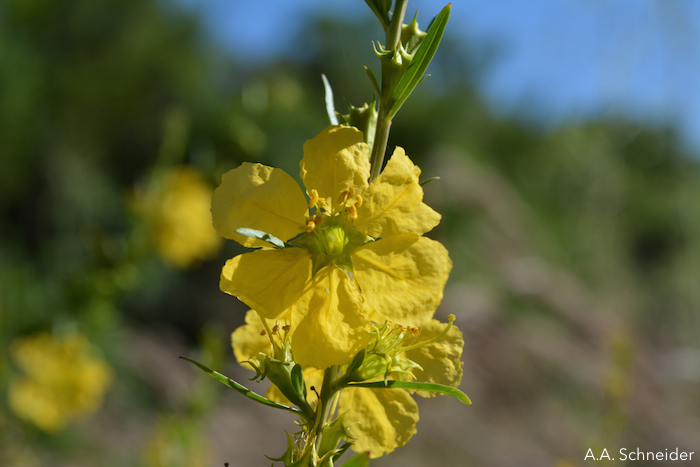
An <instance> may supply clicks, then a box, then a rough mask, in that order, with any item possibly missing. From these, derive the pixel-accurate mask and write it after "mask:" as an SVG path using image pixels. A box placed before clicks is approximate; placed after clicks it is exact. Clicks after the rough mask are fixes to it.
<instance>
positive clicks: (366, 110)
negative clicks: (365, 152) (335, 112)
mask: <svg viewBox="0 0 700 467" xmlns="http://www.w3.org/2000/svg"><path fill="white" fill-rule="evenodd" d="M345 104H347V106H348V114H347V115H343V118H344V119H345V121H346V122H347V123H348V124H349V125H352V126H354V127H355V128H357V129H358V130H360V131H361V132H362V134H363V135H364V136H365V143H367V146H369V147H370V148H371V147H372V144H374V132H375V131H376V129H377V99H376V96H375V97H374V98H373V99H372V104H370V105H368V104H367V103H366V102H365V103H364V105H363V106H362V107H355V106H354V105H352V104H351V103H350V102H349V101H348V100H347V99H345Z"/></svg>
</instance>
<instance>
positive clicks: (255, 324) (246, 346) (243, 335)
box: [231, 310, 272, 369]
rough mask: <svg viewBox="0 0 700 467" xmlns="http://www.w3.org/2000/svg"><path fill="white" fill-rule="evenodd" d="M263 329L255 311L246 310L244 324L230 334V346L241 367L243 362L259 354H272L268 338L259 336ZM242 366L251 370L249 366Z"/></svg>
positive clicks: (260, 319)
mask: <svg viewBox="0 0 700 467" xmlns="http://www.w3.org/2000/svg"><path fill="white" fill-rule="evenodd" d="M263 329H265V326H264V325H263V322H262V318H260V315H259V314H258V313H257V312H256V311H255V310H248V312H247V313H246V314H245V324H244V325H243V326H239V327H238V328H236V330H235V331H233V333H231V346H232V347H233V354H234V355H235V356H236V360H237V361H238V363H240V364H241V365H243V362H245V361H246V360H250V358H251V357H255V356H256V355H258V354H259V353H261V352H262V353H264V354H265V355H271V354H272V350H271V348H270V347H271V344H270V338H269V337H268V336H266V335H265V336H263V335H261V334H260V331H261V330H263ZM243 366H244V367H246V368H248V369H252V367H251V366H250V365H247V364H246V365H243Z"/></svg>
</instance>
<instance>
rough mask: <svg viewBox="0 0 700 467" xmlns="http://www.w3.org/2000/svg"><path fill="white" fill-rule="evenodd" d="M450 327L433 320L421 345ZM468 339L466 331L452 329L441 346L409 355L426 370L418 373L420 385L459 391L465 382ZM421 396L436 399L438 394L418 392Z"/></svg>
mask: <svg viewBox="0 0 700 467" xmlns="http://www.w3.org/2000/svg"><path fill="white" fill-rule="evenodd" d="M446 326H447V324H445V323H441V322H440V321H438V320H436V319H433V320H430V322H429V323H428V324H426V325H425V326H422V327H421V330H420V336H419V338H418V340H419V341H424V340H428V339H431V338H433V337H435V336H437V335H438V334H440V333H441V332H442V331H443V330H444V329H445V327H446ZM463 350H464V339H463V338H462V331H460V330H459V329H458V328H457V326H454V325H453V326H452V327H451V328H450V330H449V331H447V334H446V335H444V336H443V337H441V338H440V340H438V341H437V342H433V343H432V344H428V345H424V346H423V347H419V348H417V349H413V350H409V351H407V352H406V358H408V359H410V360H413V361H414V362H416V363H418V364H419V365H420V366H421V367H423V370H422V371H421V370H419V369H414V370H413V374H414V375H415V377H416V381H421V382H426V383H438V384H444V385H446V386H452V387H455V388H456V387H457V386H459V384H460V383H461V382H462V365H464V363H463V362H462V361H460V359H461V358H462V351H463ZM417 393H418V395H419V396H423V397H435V393H434V392H430V391H417Z"/></svg>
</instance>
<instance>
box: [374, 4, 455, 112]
mask: <svg viewBox="0 0 700 467" xmlns="http://www.w3.org/2000/svg"><path fill="white" fill-rule="evenodd" d="M451 9H452V6H451V4H449V5H447V6H445V8H443V9H442V11H440V13H439V14H438V15H437V17H435V19H434V20H433V22H432V23H431V24H430V27H429V28H428V31H427V33H428V34H427V35H426V36H425V39H423V42H421V44H420V47H419V48H418V50H417V51H416V53H415V55H414V56H413V59H412V60H411V64H410V65H409V66H408V69H407V70H406V73H404V75H403V77H402V78H401V81H399V84H398V85H397V86H396V89H395V90H394V93H393V95H392V96H391V108H390V109H388V111H387V118H389V119H391V118H393V117H394V115H396V112H398V111H399V109H400V108H401V106H402V105H403V103H404V102H405V101H406V99H407V98H408V96H410V95H411V93H412V92H413V90H414V89H415V88H416V86H418V84H420V82H421V81H423V78H424V76H423V74H424V73H425V70H427V69H428V65H430V62H431V61H432V60H433V57H434V56H435V53H436V52H437V49H438V46H439V45H440V41H441V40H442V35H443V34H444V33H445V26H447V20H448V19H449V18H450V11H451Z"/></svg>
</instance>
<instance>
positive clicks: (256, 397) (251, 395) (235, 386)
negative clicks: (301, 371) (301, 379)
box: [180, 357, 303, 415]
mask: <svg viewBox="0 0 700 467" xmlns="http://www.w3.org/2000/svg"><path fill="white" fill-rule="evenodd" d="M180 358H181V359H183V360H187V361H188V362H190V363H192V364H193V365H196V366H198V367H199V368H200V369H201V370H202V371H204V372H205V373H207V374H208V375H209V376H211V377H213V378H214V379H217V380H219V381H220V382H222V383H223V384H225V385H226V386H228V387H230V388H231V389H234V390H236V391H237V392H239V393H241V394H243V395H244V396H246V397H247V398H249V399H253V400H254V401H255V402H259V403H261V404H263V405H267V406H268V407H273V408H275V409H282V410H288V411H290V412H294V413H295V414H297V415H303V413H302V411H301V410H300V409H298V408H296V407H290V406H288V405H284V404H279V403H277V402H274V401H271V400H270V399H267V398H265V397H263V396H261V395H260V394H256V393H254V392H253V391H251V390H250V389H248V388H246V387H245V386H243V385H241V384H239V383H237V382H236V381H234V380H232V379H231V378H229V377H228V376H226V375H223V374H221V373H219V372H218V371H214V370H212V369H210V368H207V367H206V366H204V365H202V364H201V363H199V362H196V361H194V360H190V359H189V358H186V357H180Z"/></svg>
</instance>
